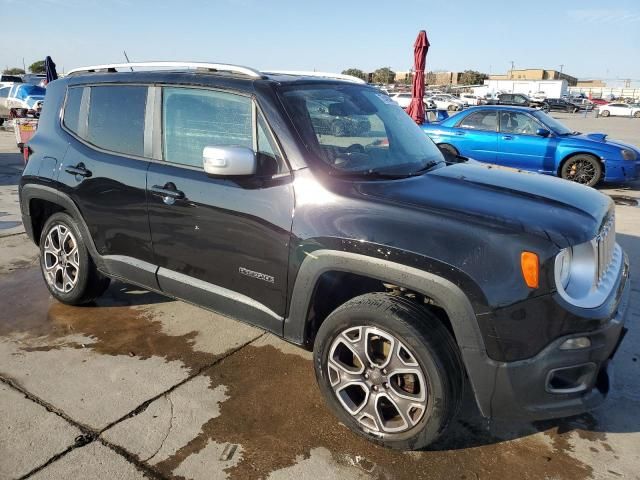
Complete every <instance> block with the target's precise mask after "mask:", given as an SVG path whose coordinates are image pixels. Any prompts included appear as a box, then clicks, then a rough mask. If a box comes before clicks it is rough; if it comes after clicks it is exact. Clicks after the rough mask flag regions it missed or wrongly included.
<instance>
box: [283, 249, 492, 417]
mask: <svg viewBox="0 0 640 480" xmlns="http://www.w3.org/2000/svg"><path fill="white" fill-rule="evenodd" d="M306 255H307V258H306V259H305V260H304V261H303V262H302V265H301V267H300V269H299V271H298V275H297V277H296V281H295V285H294V287H293V293H292V296H291V303H290V308H289V315H288V317H287V318H286V319H285V323H284V338H285V339H287V340H289V341H291V342H294V343H297V344H303V343H304V342H305V339H306V338H307V332H306V328H307V321H306V320H307V314H308V310H309V304H310V301H311V297H312V295H313V292H314V288H315V286H316V283H317V281H318V279H319V278H320V276H321V275H322V274H323V273H325V272H329V271H340V272H350V273H355V274H359V275H366V276H369V277H373V278H377V279H379V280H383V281H385V282H389V283H393V284H396V285H398V286H401V287H406V288H408V289H410V290H414V291H416V292H419V293H422V294H424V295H426V296H428V297H430V298H432V299H433V300H435V301H436V303H437V304H438V305H440V306H441V307H442V308H444V310H445V311H446V312H447V315H448V317H449V319H450V321H451V325H452V327H453V331H454V333H455V336H456V340H457V343H458V347H459V349H460V353H461V356H462V360H463V362H464V365H465V367H466V370H467V373H468V375H469V380H470V382H471V385H472V387H473V391H474V394H475V397H476V401H477V403H478V406H479V407H480V410H481V412H482V414H483V415H485V416H489V415H490V411H491V407H490V404H491V394H492V392H493V390H494V383H495V368H496V365H495V363H494V362H493V361H492V360H490V359H489V357H488V356H487V353H486V349H485V346H484V341H483V339H482V335H481V333H480V328H479V326H478V321H477V319H476V316H475V313H474V311H473V308H472V306H471V303H470V302H469V300H468V298H467V296H466V295H465V294H464V292H463V291H462V290H460V288H459V287H458V286H456V285H455V284H453V283H452V282H450V281H449V280H446V279H444V278H442V277H439V276H437V275H434V274H432V273H429V272H426V271H423V270H419V269H417V268H413V267H409V266H406V265H402V264H398V263H394V262H390V261H388V260H383V259H379V258H374V257H369V256H365V255H359V254H355V253H349V252H342V251H337V250H323V249H320V250H315V251H313V252H309V253H307V254H306Z"/></svg>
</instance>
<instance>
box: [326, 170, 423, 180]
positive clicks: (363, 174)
mask: <svg viewBox="0 0 640 480" xmlns="http://www.w3.org/2000/svg"><path fill="white" fill-rule="evenodd" d="M332 175H335V176H337V177H341V178H384V179H396V178H406V177H408V176H410V175H411V174H409V173H403V174H397V173H383V172H379V171H377V170H361V171H355V172H349V171H338V172H332Z"/></svg>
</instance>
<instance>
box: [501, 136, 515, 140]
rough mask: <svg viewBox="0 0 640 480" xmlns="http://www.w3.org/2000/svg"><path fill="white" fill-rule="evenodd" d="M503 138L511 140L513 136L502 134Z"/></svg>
mask: <svg viewBox="0 0 640 480" xmlns="http://www.w3.org/2000/svg"><path fill="white" fill-rule="evenodd" d="M502 139H503V140H513V137H512V136H511V135H504V136H503V137H502Z"/></svg>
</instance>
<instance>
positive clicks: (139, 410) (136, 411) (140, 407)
mask: <svg viewBox="0 0 640 480" xmlns="http://www.w3.org/2000/svg"><path fill="white" fill-rule="evenodd" d="M265 335H268V332H266V331H265V332H262V333H261V334H260V335H258V336H257V337H255V338H253V339H251V340H249V341H247V342H244V343H242V344H240V345H239V346H237V347H236V348H232V349H231V350H229V351H228V352H226V353H225V354H223V355H220V356H219V357H218V358H216V359H215V360H214V361H212V362H210V363H208V364H206V365H203V366H202V367H200V368H199V369H198V370H197V371H196V372H195V373H193V374H191V375H189V376H188V377H186V378H185V379H184V380H182V381H180V382H178V383H176V384H174V385H172V386H171V387H169V388H168V389H166V390H165V391H164V392H160V393H158V394H157V395H155V396H153V397H151V398H149V399H147V400H145V401H144V402H142V403H141V404H140V405H138V406H137V407H136V408H134V409H133V410H131V411H130V412H129V413H126V414H125V415H123V416H122V417H120V418H118V419H117V420H115V421H113V422H111V423H110V424H109V425H107V426H106V427H104V428H103V429H102V430H100V432H99V433H98V434H99V435H102V434H103V433H104V432H106V431H107V430H109V429H110V428H112V427H114V426H115V425H117V424H119V423H120V422H122V421H124V420H128V419H130V418H133V417H135V416H137V415H139V414H141V413H142V412H144V411H145V410H146V409H147V408H148V407H149V405H151V404H152V403H153V402H155V401H156V400H158V399H159V398H161V397H163V396H165V395H167V396H168V395H169V394H170V393H171V392H173V391H174V390H176V389H177V388H180V387H181V386H182V385H184V384H185V383H187V382H189V381H191V380H193V379H194V378H196V377H198V376H199V375H201V374H202V372H204V371H206V370H208V369H210V368H211V367H214V366H215V365H217V364H218V363H220V362H221V361H223V360H224V359H225V358H228V357H230V356H231V355H233V354H234V353H236V352H239V351H240V350H242V349H243V348H244V347H246V346H248V345H251V344H252V343H254V342H256V341H258V340H260V339H261V338H262V337H264V336H265Z"/></svg>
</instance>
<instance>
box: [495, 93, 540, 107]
mask: <svg viewBox="0 0 640 480" xmlns="http://www.w3.org/2000/svg"><path fill="white" fill-rule="evenodd" d="M487 104H488V105H514V106H516V107H530V108H539V109H541V110H545V111H548V110H549V104H547V102H546V101H544V100H534V99H532V98H529V97H528V96H526V95H524V94H522V93H501V94H499V95H498V96H497V98H494V99H491V100H489V101H488V102H487Z"/></svg>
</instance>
